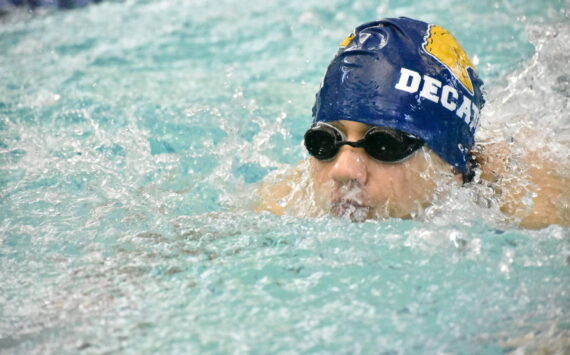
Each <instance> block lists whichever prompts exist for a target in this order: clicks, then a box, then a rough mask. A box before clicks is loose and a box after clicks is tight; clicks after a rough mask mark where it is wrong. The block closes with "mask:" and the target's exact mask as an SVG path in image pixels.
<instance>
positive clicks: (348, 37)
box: [340, 32, 355, 48]
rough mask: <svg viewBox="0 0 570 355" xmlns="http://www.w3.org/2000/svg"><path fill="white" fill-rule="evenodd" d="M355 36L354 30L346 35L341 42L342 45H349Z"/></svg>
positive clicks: (342, 46)
mask: <svg viewBox="0 0 570 355" xmlns="http://www.w3.org/2000/svg"><path fill="white" fill-rule="evenodd" d="M354 36H355V34H354V32H352V33H351V34H349V35H348V36H346V38H345V39H344V40H343V41H342V42H341V43H340V47H341V48H344V47H346V46H348V44H349V43H350V41H352V39H353V38H354Z"/></svg>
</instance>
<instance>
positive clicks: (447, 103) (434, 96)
mask: <svg viewBox="0 0 570 355" xmlns="http://www.w3.org/2000/svg"><path fill="white" fill-rule="evenodd" d="M420 86H421V90H420ZM395 88H396V89H398V90H401V91H405V92H408V93H411V94H415V93H416V92H418V90H420V97H423V98H425V99H427V100H430V101H432V102H434V103H440V104H441V106H443V107H444V108H446V109H447V110H449V111H452V112H453V111H455V114H456V115H457V116H458V117H459V118H461V119H463V120H464V121H465V123H467V124H468V125H469V128H471V129H474V128H475V127H476V126H477V123H478V122H479V108H478V107H477V105H475V104H474V103H472V102H471V100H470V99H469V98H468V97H467V96H465V95H462V94H461V93H459V92H458V91H457V89H455V88H454V87H453V86H449V85H443V87H442V83H441V81H439V80H437V79H435V78H432V77H431V76H429V75H424V76H423V77H422V75H421V74H420V73H418V72H416V71H413V70H410V69H407V68H402V69H401V70H400V80H398V82H397V83H396V86H395Z"/></svg>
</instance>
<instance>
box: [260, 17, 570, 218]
mask: <svg viewBox="0 0 570 355" xmlns="http://www.w3.org/2000/svg"><path fill="white" fill-rule="evenodd" d="M482 85H483V82H482V80H481V79H480V78H479V76H478V74H477V72H476V71H475V66H474V65H473V63H472V62H471V60H470V59H469V57H468V56H467V54H466V53H465V51H464V50H463V48H462V47H461V46H460V44H459V43H458V42H457V41H456V39H455V38H454V37H453V36H452V35H451V33H450V32H448V31H447V30H445V29H443V28H442V27H439V26H436V25H431V24H427V23H425V22H421V21H417V20H413V19H409V18H404V17H401V18H393V19H384V20H381V21H375V22H370V23H365V24H363V25H361V26H359V27H357V28H356V29H355V30H354V31H353V32H352V33H351V34H350V35H349V36H348V37H346V38H345V39H344V41H342V43H341V44H340V49H339V51H338V53H337V54H336V56H335V57H334V59H333V60H332V62H331V63H330V64H329V66H328V68H327V71H326V73H325V76H324V79H323V82H322V84H321V87H320V89H319V91H318V92H317V95H316V102H315V104H314V106H313V122H312V125H311V126H310V127H309V129H308V130H307V131H306V133H305V136H304V145H305V147H306V149H307V151H308V153H309V155H310V158H309V161H308V169H307V170H308V171H309V172H310V173H309V176H308V177H304V175H303V164H301V166H299V167H298V168H297V169H296V170H295V171H294V172H293V173H290V174H288V175H287V176H284V177H282V179H281V180H280V181H277V182H273V183H270V182H267V181H266V182H264V184H262V186H261V188H260V190H259V192H260V201H259V204H258V206H257V210H258V211H262V210H266V211H270V212H273V213H275V214H279V215H281V214H284V213H287V212H288V211H294V210H296V211H304V212H303V213H304V214H305V215H309V216H318V215H322V214H331V215H333V216H339V217H348V218H350V219H351V220H353V221H364V220H366V219H382V218H387V217H396V218H415V217H418V216H421V215H422V212H423V211H424V210H425V209H426V208H427V207H428V206H430V205H431V204H432V202H433V200H434V199H435V198H436V197H437V194H438V193H441V191H444V190H445V187H448V188H449V186H453V185H456V186H461V185H465V186H469V185H470V184H473V183H475V182H474V180H476V183H479V184H487V185H489V186H491V188H492V190H493V192H494V194H495V195H496V199H497V201H498V203H499V205H500V209H501V211H502V212H503V213H504V214H505V215H507V216H509V217H510V218H511V219H513V220H514V221H516V222H518V224H520V225H521V226H522V227H526V228H542V227H545V226H548V225H550V224H559V225H562V226H569V225H570V212H569V211H570V209H569V203H570V179H569V178H568V176H564V175H563V174H561V173H560V171H561V170H560V169H559V168H560V165H563V164H566V163H565V162H558V164H556V163H554V162H549V161H548V160H546V159H542V158H540V157H539V156H540V154H538V153H537V152H530V153H529V154H527V155H526V156H524V157H519V159H518V160H517V164H513V163H512V161H511V158H512V157H511V155H512V154H511V152H510V150H509V145H508V144H505V143H494V142H477V143H476V142H475V131H476V129H477V127H478V125H479V117H480V113H481V110H482V109H483V106H484V103H485V99H484V96H483V91H482ZM526 135H527V137H528V136H532V133H531V132H527V133H526ZM517 174H518V175H521V174H524V177H525V178H524V179H522V178H521V179H514V178H513V177H516V176H517ZM307 187H310V188H307ZM307 206H309V207H307Z"/></svg>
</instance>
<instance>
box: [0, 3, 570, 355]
mask: <svg viewBox="0 0 570 355" xmlns="http://www.w3.org/2000/svg"><path fill="white" fill-rule="evenodd" d="M567 8H568V6H567V4H566V3H565V2H564V1H558V0H557V1H540V2H528V1H522V0H513V1H508V2H507V1H503V2H498V1H483V2H481V1H477V2H465V1H454V0H446V1H440V2H435V3H434V2H419V1H403V2H402V1H400V2H394V1H388V0H386V1H343V0H332V1H328V2H326V3H325V2H322V1H316V0H303V1H300V0H299V1H298V0H292V1H266V2H263V3H258V2H238V1H235V0H222V1H221V2H216V3H215V4H214V3H212V2H207V1H202V0H199V1H170V0H169V1H166V0H165V1H161V0H159V1H146V0H128V1H108V2H102V3H101V4H99V5H97V6H89V7H86V8H83V9H79V10H77V11H65V12H53V11H51V12H50V11H41V12H35V13H28V12H13V13H9V14H6V15H4V16H2V17H0V53H2V55H1V56H0V69H1V70H0V280H2V282H1V283H0V353H4V352H6V353H16V354H39V353H58V354H59V353H64V354H66V353H74V354H75V353H94V354H99V353H154V352H159V353H280V352H281V353H284V352H291V353H390V354H403V353H487V354H504V353H515V354H518V353H533V352H539V351H544V352H548V351H550V352H552V353H567V352H568V349H569V346H570V345H569V343H568V339H570V334H569V330H568V324H569V322H570V317H569V313H568V312H569V310H570V298H569V296H568V295H569V290H568V285H569V284H570V276H569V275H570V273H568V267H569V265H570V259H569V256H570V246H569V244H568V240H569V239H568V238H569V231H568V229H567V228H562V227H559V226H550V227H548V228H545V229H543V230H540V231H528V230H523V229H519V228H516V227H513V226H512V225H509V224H506V223H504V221H503V220H502V214H501V213H500V212H499V211H498V208H497V204H496V201H495V200H494V199H493V197H492V193H491V191H489V187H488V186H485V185H484V184H474V186H471V187H470V188H461V187H457V188H451V189H449V188H447V189H446V190H445V191H446V193H442V194H441V195H438V198H437V200H436V203H435V204H434V205H432V206H431V207H429V208H428V209H427V210H426V211H425V216H419V217H420V219H419V220H399V219H387V220H384V221H374V220H367V221H364V222H363V223H351V222H350V218H347V219H346V218H341V219H338V218H331V217H330V216H328V215H322V214H321V215H319V217H317V218H306V217H305V216H306V215H308V214H312V212H313V211H315V210H316V208H317V207H316V205H315V204H313V203H308V204H306V205H303V206H301V207H299V208H297V209H292V210H290V211H287V213H286V216H274V215H270V214H266V213H259V214H257V213H253V212H252V211H251V209H250V208H248V206H246V205H247V204H248V203H250V201H251V200H252V199H255V196H252V195H253V191H256V188H257V186H258V185H257V184H258V183H259V182H260V181H262V180H264V179H268V178H270V177H271V175H275V176H278V175H280V174H285V175H287V174H289V172H290V171H296V169H300V174H301V180H300V181H301V183H300V184H292V185H291V189H292V191H294V192H295V193H309V194H310V193H311V191H312V190H311V189H313V187H312V186H311V184H310V183H308V182H309V181H310V179H309V175H308V171H309V170H308V165H307V163H306V160H304V158H303V157H304V154H305V153H304V151H303V147H302V144H301V143H300V142H301V141H302V135H303V133H304V131H305V129H306V128H307V127H308V125H309V121H310V108H311V105H312V101H313V99H314V94H315V92H316V90H317V88H318V84H319V81H320V79H321V75H322V72H323V70H324V68H325V67H326V65H327V63H328V61H329V60H330V59H331V58H332V56H333V55H334V52H335V50H336V48H337V46H338V43H339V42H340V41H341V40H342V39H343V38H344V37H345V36H346V34H347V33H349V32H350V31H351V30H352V27H353V26H355V25H357V24H359V23H362V22H365V21H368V20H373V19H376V18H381V17H386V16H399V15H406V16H410V17H416V18H421V19H424V20H426V21H432V22H434V23H438V24H441V25H442V26H443V27H445V28H447V29H449V30H451V31H452V32H453V33H454V35H455V36H456V37H457V38H458V40H459V41H460V42H461V43H462V44H463V45H464V47H465V48H466V50H467V52H468V53H470V54H471V56H472V58H474V62H475V63H476V65H478V67H479V71H480V73H481V75H482V77H483V78H484V79H485V81H486V83H487V84H488V86H487V89H488V95H487V98H488V105H487V107H486V108H485V110H484V111H483V117H482V120H481V123H482V127H481V130H480V131H479V135H480V136H478V139H479V140H480V141H481V142H486V141H489V140H490V141H493V140H494V141H505V142H509V143H511V142H518V141H520V140H521V139H522V138H521V137H523V136H524V135H525V134H526V136H524V137H526V138H524V140H523V141H522V142H523V143H524V144H522V143H521V144H515V143H512V145H511V146H510V147H511V148H512V149H513V150H514V151H515V152H516V150H517V149H522V150H525V151H526V150H527V149H532V150H536V151H537V152H540V154H545V156H546V157H549V158H552V159H554V160H555V161H557V162H558V164H559V166H560V169H561V171H562V172H564V171H567V170H565V169H568V166H567V162H568V161H569V159H568V141H569V138H570V136H569V133H570V131H569V129H570V122H569V120H568V114H567V112H568V109H569V108H570V104H569V94H568V92H569V91H568V80H567V79H568V77H569V74H568V69H567V63H568V62H569V60H568V53H570V48H569V47H568V46H569V43H570V40H569V36H570V28H569V25H568V12H567ZM528 129H532V132H533V135H532V136H528V133H525V132H528ZM511 138H512V139H511ZM523 152H524V151H521V153H523ZM299 161H301V163H300V166H299V165H298V164H299ZM512 163H513V164H515V165H516V163H517V162H516V159H515V160H514V161H513V162H512ZM443 190H444V189H443V187H442V192H443ZM353 207H355V206H352V205H349V206H348V208H347V210H349V209H352V208H353ZM358 211H359V209H358V208H354V211H353V212H351V213H352V214H355V215H359V213H360V212H358ZM317 215H318V214H317ZM350 216H351V214H349V215H348V217H350Z"/></svg>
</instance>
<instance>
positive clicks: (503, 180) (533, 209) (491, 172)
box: [477, 133, 570, 229]
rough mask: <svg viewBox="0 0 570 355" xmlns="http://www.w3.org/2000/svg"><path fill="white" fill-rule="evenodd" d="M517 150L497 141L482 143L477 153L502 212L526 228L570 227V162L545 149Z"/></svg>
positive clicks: (482, 176) (509, 144)
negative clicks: (548, 152) (514, 151)
mask: <svg viewBox="0 0 570 355" xmlns="http://www.w3.org/2000/svg"><path fill="white" fill-rule="evenodd" d="M526 135H528V133H526V134H525V136H526ZM527 138H528V137H527ZM517 141H518V142H519V143H518V144H522V143H520V142H523V141H524V140H521V139H519V140H517ZM516 143H517V142H515V143H514V144H516ZM513 150H514V149H513V145H512V143H506V142H493V143H486V144H483V145H481V149H480V152H479V153H478V155H477V161H478V162H479V164H480V168H481V179H482V180H484V181H486V182H488V183H490V185H491V186H492V187H493V189H494V191H495V193H496V195H497V197H498V200H499V202H500V205H501V206H500V208H501V211H502V212H503V213H504V214H505V215H507V216H509V217H510V218H511V219H512V220H514V221H515V222H517V223H518V224H519V225H520V226H521V227H524V228H529V229H540V228H544V227H547V226H549V225H551V224H558V225H561V226H564V227H570V174H569V172H570V166H569V164H568V163H567V162H564V161H562V162H560V161H558V162H555V161H553V160H552V159H548V154H544V153H545V152H538V151H533V150H526V149H523V150H522V151H523V153H522V154H520V153H517V154H513ZM541 153H542V154H541Z"/></svg>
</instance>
